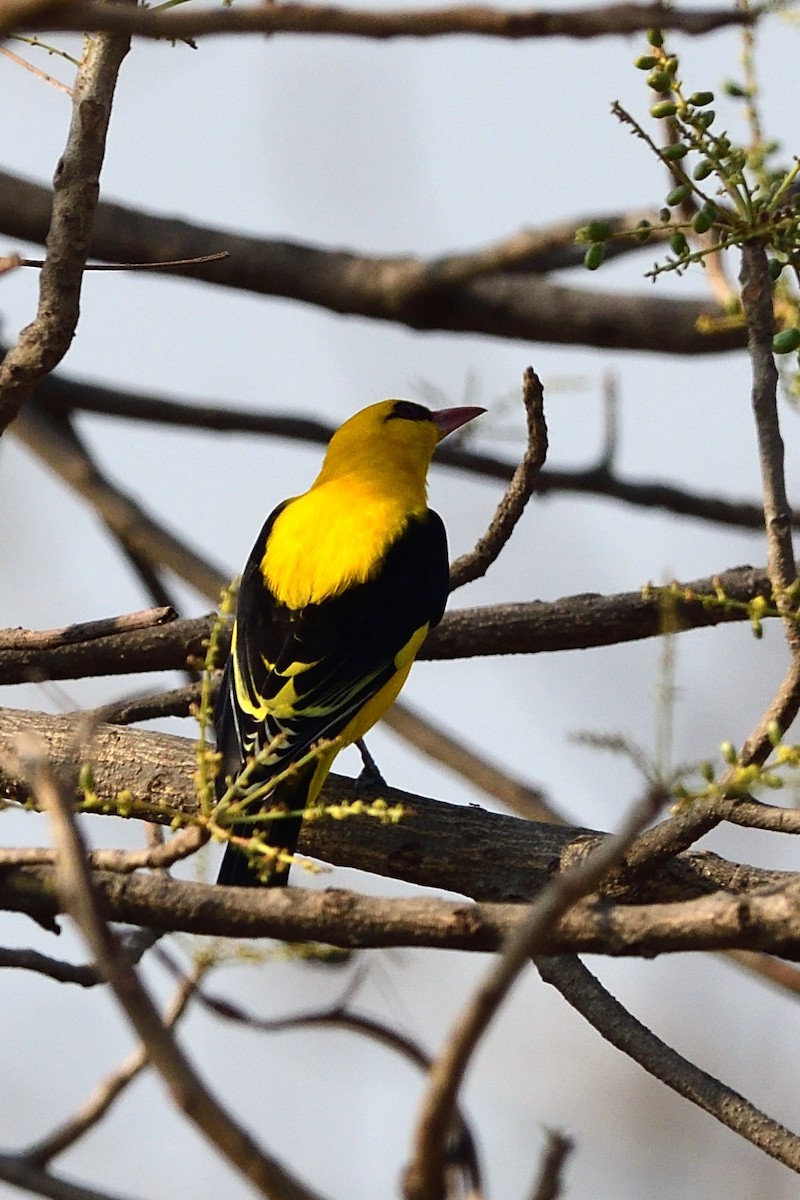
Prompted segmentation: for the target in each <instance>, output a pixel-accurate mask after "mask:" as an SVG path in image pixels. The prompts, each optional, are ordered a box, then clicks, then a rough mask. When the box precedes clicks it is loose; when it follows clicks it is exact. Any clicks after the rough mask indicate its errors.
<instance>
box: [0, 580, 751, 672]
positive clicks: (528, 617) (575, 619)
mask: <svg viewBox="0 0 800 1200" xmlns="http://www.w3.org/2000/svg"><path fill="white" fill-rule="evenodd" d="M201 561H202V560H201ZM214 570H215V569H214V568H213V567H209V568H208V578H207V582H208V583H209V585H210V583H211V582H212V581H213V579H214V578H216V575H215V574H212V572H214ZM720 594H721V595H722V596H724V600H720V599H719V598H718V596H719V595H720ZM759 596H761V597H764V598H769V597H770V587H769V580H768V578H767V575H766V572H765V571H763V570H760V569H757V568H754V567H734V568H732V569H730V570H728V571H722V572H720V574H719V575H712V576H708V577H706V578H704V579H695V580H692V581H691V582H690V583H676V584H673V585H670V586H668V587H665V588H654V587H651V586H649V585H648V586H647V587H646V588H643V589H641V590H640V591H636V592H620V593H617V594H616V595H610V596H600V595H596V594H593V593H582V594H580V595H577V596H565V597H563V598H562V599H560V600H554V601H550V602H547V601H543V600H532V601H528V602H524V603H519V604H498V605H491V606H486V607H484V608H462V609H455V610H454V611H452V612H448V613H445V616H444V618H443V620H442V622H441V624H440V625H438V626H437V627H436V629H434V630H432V631H431V633H430V634H429V635H428V637H427V639H426V640H425V644H424V645H423V647H422V649H421V651H420V653H419V655H418V657H419V659H420V660H437V661H440V660H443V659H462V658H475V657H482V656H485V655H496V654H542V653H553V652H555V651H559V650H583V649H588V648H589V647H592V646H612V645H620V644H622V643H624V642H632V641H638V640H640V639H642V638H650V637H660V636H662V634H663V633H664V630H665V629H666V628H668V629H669V630H670V631H671V632H683V631H688V630H691V629H706V628H709V627H711V626H715V625H722V624H728V623H730V622H735V621H749V620H750V619H751V618H750V613H749V612H748V607H747V606H748V604H749V603H750V602H751V601H752V600H754V599H756V598H757V597H759ZM768 612H769V610H767V613H766V614H765V616H767V615H768ZM215 620H216V617H215V616H214V615H210V616H208V617H194V618H191V619H189V620H177V621H173V622H172V623H171V624H168V625H165V626H163V627H161V628H155V629H145V630H140V631H134V632H131V633H125V634H114V635H111V636H109V637H106V638H98V639H93V640H92V641H91V642H87V643H75V644H72V645H65V646H54V647H52V648H50V649H38V648H35V647H32V646H31V645H29V644H27V643H26V640H25V639H26V636H27V631H19V642H18V643H17V644H15V637H16V636H17V631H15V630H6V631H4V632H3V638H4V642H5V646H6V648H5V649H2V650H0V683H4V684H8V683H25V682H28V681H30V680H31V679H82V678H86V677H88V676H92V675H119V674H130V673H134V672H139V671H141V672H143V671H168V670H183V669H184V668H185V666H186V662H187V659H190V658H194V659H200V660H201V661H202V659H203V655H204V650H203V642H204V641H205V640H206V639H207V638H208V637H209V635H210V633H211V630H212V628H213V624H214V621H215ZM227 650H228V636H227V635H226V634H223V636H222V637H221V639H220V653H221V655H222V656H223V657H224V655H225V654H226V653H227ZM181 694H182V695H183V693H181Z"/></svg>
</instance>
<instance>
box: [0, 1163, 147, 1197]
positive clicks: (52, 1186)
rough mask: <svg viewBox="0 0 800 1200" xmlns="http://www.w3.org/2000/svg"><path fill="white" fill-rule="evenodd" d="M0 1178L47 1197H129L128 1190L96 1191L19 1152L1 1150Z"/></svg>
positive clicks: (35, 1194) (34, 1193) (16, 1186)
mask: <svg viewBox="0 0 800 1200" xmlns="http://www.w3.org/2000/svg"><path fill="white" fill-rule="evenodd" d="M0 1180H2V1181H3V1182H4V1183H9V1184H11V1186H12V1187H15V1188H21V1189H22V1190H23V1191H26V1192H31V1193H32V1194H33V1195H34V1196H46V1197H48V1200H128V1195H127V1194H125V1195H122V1194H118V1193H115V1192H114V1193H112V1192H98V1191H97V1189H96V1188H91V1187H83V1185H82V1184H80V1183H75V1182H74V1181H73V1180H71V1179H64V1177H63V1176H59V1175H52V1174H51V1173H50V1172H49V1171H44V1170H42V1168H41V1167H37V1166H34V1165H33V1164H31V1163H28V1162H25V1160H24V1159H22V1158H20V1156H19V1155H18V1154H0Z"/></svg>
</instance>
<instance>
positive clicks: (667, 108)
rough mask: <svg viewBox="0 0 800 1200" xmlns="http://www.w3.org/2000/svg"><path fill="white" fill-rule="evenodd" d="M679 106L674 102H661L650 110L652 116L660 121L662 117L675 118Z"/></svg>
mask: <svg viewBox="0 0 800 1200" xmlns="http://www.w3.org/2000/svg"><path fill="white" fill-rule="evenodd" d="M677 111H678V106H677V104H676V103H675V101H674V100H659V101H658V103H657V104H654V105H653V106H652V108H651V109H650V116H651V117H655V118H656V120H660V119H661V118H662V117H674V116H675V113H676V112H677Z"/></svg>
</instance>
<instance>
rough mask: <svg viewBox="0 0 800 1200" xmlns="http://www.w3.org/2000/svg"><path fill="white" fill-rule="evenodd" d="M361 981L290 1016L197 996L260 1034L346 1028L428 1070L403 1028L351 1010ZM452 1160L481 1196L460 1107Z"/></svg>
mask: <svg viewBox="0 0 800 1200" xmlns="http://www.w3.org/2000/svg"><path fill="white" fill-rule="evenodd" d="M158 957H159V959H160V960H161V962H162V963H163V964H164V965H165V966H166V967H167V969H168V970H169V971H170V973H171V974H172V975H173V977H174V978H176V979H182V978H183V973H182V972H181V971H180V969H179V968H178V966H177V964H176V963H175V962H174V961H173V959H172V958H171V957H170V955H169V954H167V952H166V951H165V950H164V949H163V947H162V948H161V949H160V950H159V951H158ZM358 982H359V980H358V978H356V979H355V980H354V981H353V982H352V983H351V984H350V986H349V987H348V990H347V993H346V994H345V995H344V996H343V997H340V999H339V1000H338V1001H337V1002H336V1003H335V1004H333V1005H331V1006H330V1007H327V1008H324V1009H319V1010H315V1011H312V1012H305V1013H294V1014H293V1015H292V1016H290V1017H266V1018H265V1017H258V1016H256V1015H255V1014H254V1013H251V1012H248V1011H247V1010H246V1009H244V1008H243V1007H242V1006H241V1005H239V1004H236V1003H235V1002H233V1001H231V1000H229V999H228V998H227V997H225V998H223V997H220V996H214V995H212V994H210V993H209V992H208V991H206V990H205V988H199V987H198V988H197V990H196V992H195V998H196V1000H197V1002H198V1004H200V1005H202V1006H203V1007H204V1008H207V1009H208V1010H209V1012H213V1013H214V1014H215V1015H216V1016H218V1017H220V1018H222V1019H223V1020H225V1021H233V1022H235V1023H236V1024H239V1025H244V1026H246V1027H247V1028H248V1029H253V1030H257V1031H258V1032H260V1033H286V1032H291V1031H292V1030H295V1029H313V1028H334V1029H345V1030H348V1031H350V1032H352V1033H356V1034H359V1035H360V1036H362V1037H367V1038H370V1039H371V1040H373V1041H376V1042H378V1043H380V1044H381V1045H383V1046H387V1047H388V1048H389V1049H390V1050H393V1051H394V1052H395V1053H396V1054H399V1055H401V1056H402V1057H403V1058H405V1059H406V1060H407V1061H408V1062H410V1063H412V1064H413V1065H414V1066H415V1067H417V1068H418V1069H419V1070H420V1071H428V1070H429V1069H430V1066H431V1061H432V1060H431V1057H430V1055H429V1054H427V1053H426V1052H425V1051H424V1050H423V1049H422V1047H421V1046H420V1045H419V1043H417V1042H415V1041H414V1040H413V1038H411V1037H409V1036H408V1035H407V1034H403V1033H400V1032H399V1030H397V1029H394V1028H391V1027H390V1026H388V1025H386V1024H384V1023H383V1022H382V1021H378V1020H377V1019H376V1018H374V1017H368V1016H366V1015H364V1014H362V1013H356V1012H352V1011H350V1010H349V1009H348V1005H349V1003H350V1001H351V998H352V994H353V992H354V990H355V988H356V987H357V986H358ZM448 1162H449V1164H450V1165H456V1166H458V1167H459V1168H460V1169H461V1170H462V1171H463V1172H464V1174H465V1176H466V1178H467V1180H468V1181H469V1184H470V1186H471V1187H472V1189H473V1193H472V1194H473V1195H475V1196H477V1195H478V1193H480V1191H481V1189H482V1181H481V1171H480V1163H479V1161H478V1155H477V1149H476V1145H475V1139H474V1137H473V1135H472V1132H471V1130H470V1128H469V1125H468V1124H467V1122H466V1120H465V1118H464V1115H463V1113H462V1112H461V1111H460V1110H457V1112H456V1121H455V1136H454V1138H453V1142H452V1144H451V1146H450V1147H448Z"/></svg>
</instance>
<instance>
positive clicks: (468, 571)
mask: <svg viewBox="0 0 800 1200" xmlns="http://www.w3.org/2000/svg"><path fill="white" fill-rule="evenodd" d="M522 399H523V403H524V405H525V416H526V418H527V425H528V442H527V445H526V447H525V453H524V455H523V456H522V461H521V462H520V464H519V466H518V467H517V469H516V470H515V472H514V474H513V475H512V477H511V482H510V483H509V485H508V488H507V489H506V493H505V495H504V496H503V499H502V500H501V501H500V504H499V505H498V507H497V510H496V512H495V514H494V516H493V517H492V520H491V523H490V525H489V528H488V529H487V530H486V533H485V534H484V535H483V537H481V538H479V539H478V542H477V544H476V545H475V547H474V548H473V549H472V550H471V551H470V552H469V553H468V554H462V555H461V557H460V558H457V559H456V561H455V562H454V563H453V564H452V565H451V567H450V591H451V592H454V591H455V590H456V588H460V587H463V586H464V584H466V583H472V581H473V580H474V579H480V578H481V577H482V576H483V575H485V574H486V572H487V571H488V569H489V567H490V566H491V565H492V563H493V562H495V561H496V560H497V557H498V555H499V554H500V552H501V551H502V549H503V547H504V546H505V544H506V542H507V541H508V539H509V538H510V537H511V534H512V533H513V532H514V527H515V525H516V524H517V522H518V521H519V519H520V517H521V516H522V514H523V512H524V511H525V505H526V504H527V503H528V501H529V500H530V498H531V496H532V495H533V493H534V491H535V488H536V478H537V476H538V474H539V472H540V471H541V469H542V466H543V465H544V460H545V457H546V455H547V426H546V425H545V420H544V392H543V389H542V384H541V382H540V380H539V379H538V378H537V376H536V375H535V374H534V371H533V367H528V368H527V370H526V371H525V374H524V376H523V379H522Z"/></svg>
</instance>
